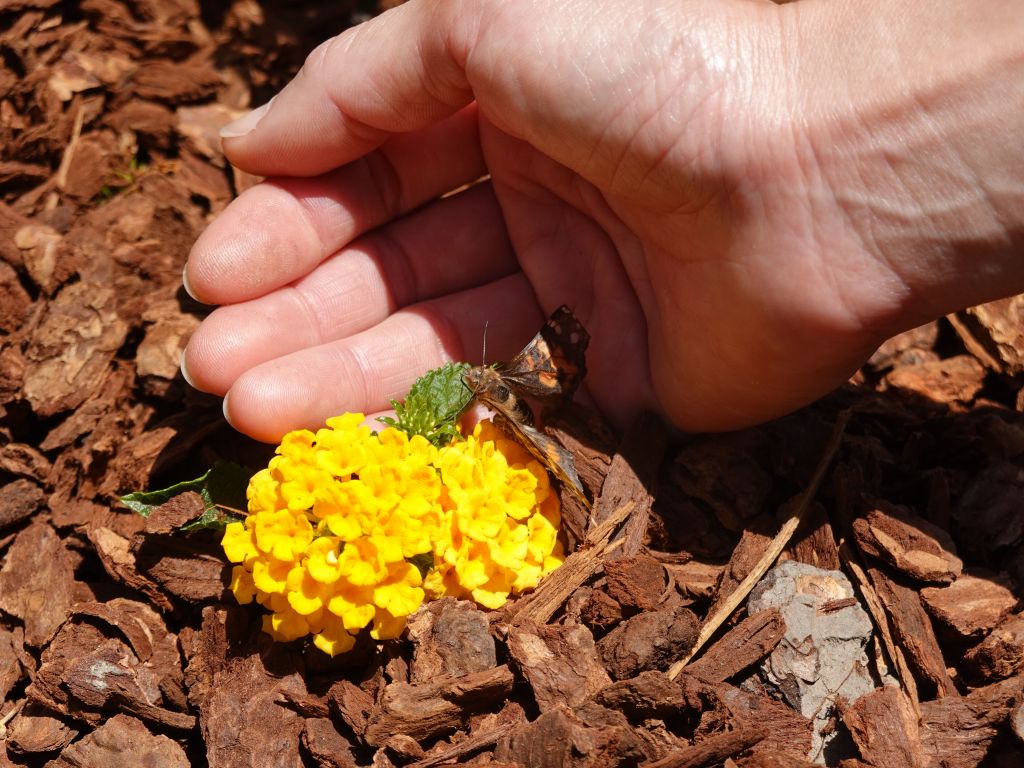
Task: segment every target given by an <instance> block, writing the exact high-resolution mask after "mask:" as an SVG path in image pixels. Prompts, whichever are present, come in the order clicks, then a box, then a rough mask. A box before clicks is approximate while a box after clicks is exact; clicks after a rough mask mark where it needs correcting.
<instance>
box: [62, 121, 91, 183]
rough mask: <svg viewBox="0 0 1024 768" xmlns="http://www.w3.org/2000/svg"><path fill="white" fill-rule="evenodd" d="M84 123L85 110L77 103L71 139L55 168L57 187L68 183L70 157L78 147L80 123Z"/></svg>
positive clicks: (80, 134)
mask: <svg viewBox="0 0 1024 768" xmlns="http://www.w3.org/2000/svg"><path fill="white" fill-rule="evenodd" d="M84 123H85V110H84V109H82V105H81V104H79V105H78V111H76V112H75V122H74V124H73V126H72V128H71V139H70V140H69V141H68V145H67V147H66V148H65V150H64V156H63V157H62V158H61V159H60V167H59V168H58V169H57V178H56V182H57V189H64V185H65V184H67V183H68V171H69V170H70V168H71V159H72V158H73V157H74V156H75V149H77V148H78V140H79V138H81V136H82V125H83V124H84Z"/></svg>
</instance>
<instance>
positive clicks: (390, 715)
mask: <svg viewBox="0 0 1024 768" xmlns="http://www.w3.org/2000/svg"><path fill="white" fill-rule="evenodd" d="M512 681H513V676H512V672H511V671H510V670H509V668H508V667H507V666H504V665H502V666H500V667H495V668H494V669H489V670H486V671H484V672H473V673H471V674H468V675H462V676H460V677H448V678H439V679H437V680H435V681H433V682H430V683H422V684H420V685H411V684H409V683H401V682H399V683H391V684H390V685H388V686H387V687H386V688H385V689H384V693H383V695H382V696H381V699H380V702H379V703H378V704H377V706H375V707H374V709H373V711H372V712H371V714H370V718H369V722H368V723H367V726H366V733H365V739H366V742H367V743H368V744H371V745H373V746H382V745H383V744H384V742H385V741H387V740H388V739H389V738H390V737H391V736H392V735H394V734H396V733H404V734H405V735H407V736H412V737H413V738H415V739H419V740H421V741H423V740H427V739H434V738H437V737H439V736H443V735H446V734H448V733H451V732H452V731H455V730H457V729H458V728H461V727H462V726H463V725H464V724H465V722H466V720H467V719H468V718H469V717H470V716H471V715H474V714H478V713H480V712H483V711H487V710H494V709H498V708H500V706H501V704H502V703H503V702H504V701H505V699H506V698H507V697H508V695H509V693H510V692H511V690H512Z"/></svg>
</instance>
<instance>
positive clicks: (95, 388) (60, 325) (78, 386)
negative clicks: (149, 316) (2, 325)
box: [24, 282, 128, 417]
mask: <svg viewBox="0 0 1024 768" xmlns="http://www.w3.org/2000/svg"><path fill="white" fill-rule="evenodd" d="M115 305H116V298H115V293H114V291H113V289H111V288H110V287H108V286H105V285H96V284H90V283H86V282H81V283H75V284H73V285H69V286H67V287H66V288H64V289H63V290H62V291H61V292H60V293H59V294H57V296H56V298H55V299H54V301H53V302H52V303H51V304H50V306H49V309H48V311H47V314H46V316H45V317H44V318H43V321H42V323H41V324H40V325H39V327H38V328H37V329H36V330H35V332H34V333H33V334H32V338H31V341H30V343H29V346H28V349H27V351H26V353H25V358H26V360H27V363H28V365H27V367H26V369H25V388H24V392H25V398H26V399H27V400H28V401H29V403H30V404H31V406H32V410H33V411H35V412H36V414H37V415H39V416H44V417H45V416H53V415H54V414H57V413H60V412H62V411H67V410H70V409H72V408H76V407H77V406H79V405H81V404H82V403H84V402H85V401H86V400H88V399H89V398H91V397H94V396H96V395H98V394H99V393H100V390H101V389H102V387H103V383H104V374H105V373H106V371H107V367H108V366H109V365H110V362H111V360H112V359H113V357H114V353H115V352H116V351H117V349H118V348H119V347H120V346H121V345H122V344H123V343H124V340H125V336H126V335H127V333H128V327H127V325H126V324H125V323H124V322H123V321H122V320H121V319H120V317H119V316H118V314H117V311H116V307H115Z"/></svg>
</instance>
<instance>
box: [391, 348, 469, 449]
mask: <svg viewBox="0 0 1024 768" xmlns="http://www.w3.org/2000/svg"><path fill="white" fill-rule="evenodd" d="M467 370H469V363H446V364H445V365H442V366H441V367H440V368H435V369H433V370H432V371H427V373H425V374H424V375H422V376H420V377H419V378H418V379H416V382H415V383H414V384H413V385H412V389H410V390H409V396H408V397H406V398H405V402H404V403H399V402H398V401H395V400H392V401H391V406H392V407H393V408H394V409H395V416H396V418H394V419H392V418H390V417H388V416H384V417H381V418H380V421H381V422H383V423H384V424H386V425H387V426H389V427H395V428H396V429H400V430H402V431H403V432H405V433H406V434H407V435H409V437H412V436H413V435H422V436H423V437H425V438H427V440H429V441H430V442H432V443H433V444H434V445H436V446H443V445H447V444H448V443H450V442H451V441H452V439H454V438H455V437H457V436H458V434H459V433H458V430H457V429H456V428H455V425H456V422H457V421H458V418H459V414H460V413H462V412H463V411H464V410H465V409H466V406H468V405H469V402H470V400H472V399H473V393H472V392H470V391H469V388H468V387H467V386H466V384H465V382H464V381H463V376H464V375H465V373H466V371H467Z"/></svg>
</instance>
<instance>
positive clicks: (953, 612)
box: [921, 569, 1018, 639]
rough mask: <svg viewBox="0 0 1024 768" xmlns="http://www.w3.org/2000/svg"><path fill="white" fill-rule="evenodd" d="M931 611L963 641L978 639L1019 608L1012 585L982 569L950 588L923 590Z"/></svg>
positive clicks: (975, 570)
mask: <svg viewBox="0 0 1024 768" xmlns="http://www.w3.org/2000/svg"><path fill="white" fill-rule="evenodd" d="M921 600H922V601H923V602H924V605H925V607H926V608H927V609H928V612H929V613H930V614H931V615H932V616H934V617H935V618H936V619H938V620H939V621H941V622H942V623H943V624H944V625H946V626H947V627H949V628H950V629H952V630H953V631H954V632H956V633H957V634H958V635H960V636H961V637H963V638H964V639H975V638H978V637H981V636H982V635H983V634H984V633H986V632H988V631H989V630H991V629H992V627H994V626H996V624H998V623H999V622H1000V621H1002V619H1003V618H1004V617H1006V616H1007V615H1009V614H1010V612H1011V611H1013V610H1014V608H1016V607H1017V604H1018V599H1017V596H1016V595H1015V594H1014V592H1013V585H1012V584H1011V583H1010V581H1009V579H1007V578H1006V577H1005V576H1000V575H999V574H995V573H992V572H991V571H986V570H983V569H974V570H972V571H971V572H970V573H964V574H963V575H961V576H960V578H958V579H957V580H956V581H955V582H953V583H952V584H950V585H949V586H948V587H928V588H927V589H922V590H921Z"/></svg>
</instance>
